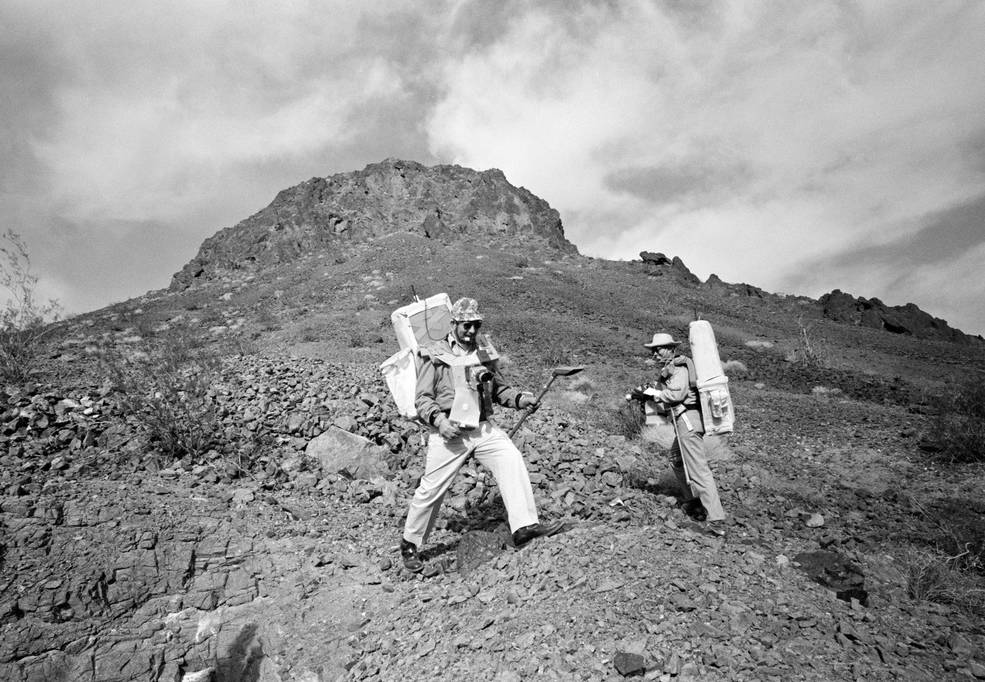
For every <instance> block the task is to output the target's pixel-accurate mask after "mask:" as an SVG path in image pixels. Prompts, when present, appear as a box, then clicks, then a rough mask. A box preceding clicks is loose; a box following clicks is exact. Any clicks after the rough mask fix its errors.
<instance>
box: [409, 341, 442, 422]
mask: <svg viewBox="0 0 985 682" xmlns="http://www.w3.org/2000/svg"><path fill="white" fill-rule="evenodd" d="M415 361H416V362H417V363H418V367H417V391H416V393H415V395H414V407H415V408H417V416H418V417H420V418H421V421H423V422H424V423H425V424H430V425H431V426H434V418H435V416H436V415H437V414H439V413H440V408H439V407H438V401H437V400H436V399H435V388H434V379H435V368H434V363H433V362H431V359H430V358H427V357H417V358H415Z"/></svg>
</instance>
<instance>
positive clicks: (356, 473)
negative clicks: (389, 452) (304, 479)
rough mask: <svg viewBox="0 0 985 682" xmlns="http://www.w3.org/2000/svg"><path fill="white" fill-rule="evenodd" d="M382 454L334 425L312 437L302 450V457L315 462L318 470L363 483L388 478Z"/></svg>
mask: <svg viewBox="0 0 985 682" xmlns="http://www.w3.org/2000/svg"><path fill="white" fill-rule="evenodd" d="M384 452H385V449H384V448H381V447H379V446H377V445H374V444H373V443H372V441H370V440H368V439H366V438H363V437H362V436H358V435H356V434H354V433H349V432H348V431H343V430H342V429H340V428H338V427H336V426H332V427H329V429H328V430H327V431H325V432H323V433H322V434H321V435H319V436H316V437H315V438H313V439H312V440H311V441H310V442H309V443H308V446H307V447H306V448H305V454H306V455H307V456H308V457H310V458H312V459H314V460H317V461H318V463H319V464H321V468H322V471H324V472H326V473H338V474H342V475H343V476H346V477H348V478H361V479H367V480H368V479H371V478H375V477H377V476H387V475H389V473H390V469H389V467H388V466H387V465H386V462H385V461H384V459H383V454H384Z"/></svg>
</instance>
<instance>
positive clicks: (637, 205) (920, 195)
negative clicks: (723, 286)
mask: <svg viewBox="0 0 985 682" xmlns="http://www.w3.org/2000/svg"><path fill="white" fill-rule="evenodd" d="M653 7H654V6H653V5H651V4H649V3H642V2H638V3H635V4H631V5H628V4H626V3H623V4H621V5H619V6H618V8H617V9H613V10H612V11H611V12H609V13H605V12H603V11H601V10H594V9H593V10H587V11H583V13H582V14H581V15H580V16H579V17H578V19H577V21H575V20H572V21H570V22H562V21H553V20H552V17H549V16H548V15H547V14H546V12H543V11H540V12H538V11H534V12H530V13H528V14H526V15H524V16H519V17H517V18H516V20H515V21H514V23H513V25H512V26H511V28H510V30H509V31H507V32H505V33H504V34H503V36H502V38H501V40H499V41H498V42H497V43H496V44H494V45H492V46H489V47H488V48H486V49H483V50H481V51H477V52H475V53H474V54H471V55H470V56H469V58H467V59H464V60H460V61H458V62H455V63H452V64H449V65H448V67H447V72H446V85H447V90H446V91H445V96H444V99H443V100H442V101H441V103H440V104H439V105H438V107H437V108H436V109H435V112H434V115H433V116H432V118H431V122H430V126H429V134H430V136H431V140H432V147H433V149H434V150H436V151H437V152H439V153H445V154H449V155H452V156H454V157H455V159H456V160H457V161H459V162H461V163H464V164H467V165H473V166H476V167H480V168H483V167H489V166H496V167H499V168H502V169H503V170H504V171H505V172H506V174H507V177H509V178H510V179H511V180H513V181H514V182H518V183H521V184H525V185H526V186H528V187H529V188H530V189H532V190H533V191H534V192H536V193H537V194H539V195H540V196H543V197H545V198H547V199H548V201H550V202H551V204H552V205H553V206H555V207H556V208H558V209H559V210H560V211H561V214H562V218H563V219H564V220H565V227H566V231H567V233H568V235H569V237H570V238H572V239H573V241H575V242H576V243H578V244H579V245H581V246H582V249H583V250H584V251H586V252H588V253H591V254H592V255H598V256H603V257H620V258H627V257H635V255H636V254H637V253H638V252H639V251H640V250H642V249H658V250H662V251H665V252H667V253H670V254H674V255H681V256H682V257H683V258H684V259H685V262H687V263H688V264H689V265H690V266H691V267H692V268H693V269H694V270H695V271H698V272H701V273H704V274H705V275H706V274H708V273H710V272H717V273H719V274H720V275H722V276H723V277H725V278H726V279H729V276H731V278H733V279H734V280H743V281H748V282H751V283H754V284H758V285H761V286H767V287H768V286H769V284H770V283H771V282H779V281H782V280H783V279H784V278H785V277H786V276H788V275H789V274H790V273H791V272H795V271H797V269H798V268H802V267H804V263H805V262H808V261H814V260H817V259H818V258H819V257H821V256H823V255H825V254H829V255H830V254H834V253H837V252H838V251H840V250H841V249H844V248H846V246H851V245H853V244H880V243H888V242H893V241H896V240H899V239H900V238H901V237H902V236H905V235H907V234H911V233H914V232H916V231H918V230H919V229H920V228H921V227H922V223H921V219H922V218H923V217H924V216H927V215H930V214H934V213H937V212H940V211H943V210H946V209H947V208H949V207H952V206H955V205H958V204H962V203H964V202H967V201H969V200H970V199H972V198H974V197H977V196H978V195H979V194H980V193H981V191H982V188H983V187H985V168H983V166H982V163H981V160H980V158H977V157H976V155H975V154H973V153H970V152H969V147H970V145H972V144H973V143H975V142H976V141H977V143H978V145H979V148H980V143H981V139H982V138H983V135H985V109H983V108H982V107H981V104H982V102H985V60H982V59H981V57H980V54H981V48H980V37H981V35H982V33H983V30H985V5H980V4H971V5H969V4H966V3H939V4H933V5H927V4H926V3H909V4H901V3H893V4H891V5H882V6H878V5H866V6H865V7H863V8H853V7H852V6H846V5H844V4H842V3H835V2H830V3H812V4H811V5H803V4H793V5H791V4H789V3H759V2H755V3H745V4H743V3H718V4H713V5H711V6H710V7H711V9H710V10H709V11H708V12H707V13H703V14H702V13H695V14H690V15H686V16H681V15H676V14H674V13H673V12H671V11H669V10H654V9H652V8H653ZM572 26H577V29H573V28H572ZM649 168H652V169H661V173H662V174H661V175H660V176H659V177H665V178H666V177H669V176H668V172H672V171H673V170H674V169H686V170H687V174H686V176H685V179H687V178H688V177H690V176H691V175H695V177H696V178H697V177H699V175H696V173H697V171H699V170H700V169H702V168H705V169H706V170H707V174H706V175H707V178H710V179H711V180H710V181H709V182H706V183H702V184H704V185H708V186H703V187H700V188H698V189H697V190H695V191H691V192H685V193H683V194H682V195H681V196H679V197H676V198H675V197H666V196H662V197H661V199H660V201H658V202H657V201H654V202H648V201H647V196H646V193H645V192H643V191H635V192H630V191H628V190H627V191H619V187H618V182H616V183H615V184H613V182H612V179H613V178H621V177H627V174H626V171H627V170H632V169H636V170H637V171H638V172H639V174H641V177H642V174H643V173H644V172H645V171H646V169H649ZM668 169H669V170H668ZM631 175H632V174H631V173H630V176H631ZM607 178H608V179H609V182H607ZM716 179H717V182H718V183H719V184H718V186H715V183H714V181H716ZM637 184H638V183H637ZM681 184H682V187H683V186H684V185H683V183H681ZM655 194H660V193H659V192H655ZM600 220H604V221H605V222H604V223H602V224H600V222H599V221H600ZM942 239H947V235H946V234H942ZM981 265H982V266H983V267H985V261H982V263H981ZM821 279H823V278H819V281H820V280H821ZM855 279H856V280H858V279H864V277H855ZM927 281H928V284H927V287H926V288H927V291H926V294H927V295H923V294H921V291H922V290H921V288H920V282H919V280H918V281H915V282H914V283H913V292H914V294H918V295H916V296H915V299H916V300H917V302H919V301H920V300H925V301H929V300H931V299H932V289H931V285H930V283H929V282H930V280H929V279H928V280H927ZM836 286H839V282H837V281H830V280H825V285H824V287H823V289H822V290H829V289H831V288H834V287H836ZM822 290H812V291H807V292H802V293H809V294H812V295H817V294H819V293H822ZM858 293H859V294H864V295H869V296H876V295H879V294H880V293H882V292H880V291H859V292H858Z"/></svg>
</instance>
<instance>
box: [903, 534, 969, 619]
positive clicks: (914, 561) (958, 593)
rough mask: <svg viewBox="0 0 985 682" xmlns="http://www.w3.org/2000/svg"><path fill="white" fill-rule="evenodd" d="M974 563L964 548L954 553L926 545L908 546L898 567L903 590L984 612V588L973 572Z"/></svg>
mask: <svg viewBox="0 0 985 682" xmlns="http://www.w3.org/2000/svg"><path fill="white" fill-rule="evenodd" d="M973 563H977V559H975V558H973V557H972V555H971V553H970V552H969V551H968V550H965V551H964V552H962V553H959V554H957V555H955V556H949V555H947V554H944V553H943V552H940V551H937V550H930V549H910V550H908V551H907V552H906V553H904V555H903V557H902V560H901V568H902V569H903V574H904V576H905V577H906V589H907V593H908V594H909V595H910V596H911V597H912V598H914V599H917V600H920V601H932V602H936V603H938V604H951V605H954V606H959V607H961V608H965V609H968V610H970V611H974V612H976V613H982V612H985V588H983V583H982V580H981V579H980V578H979V577H978V576H976V575H975V571H976V568H980V567H976V566H974V565H972V564H973Z"/></svg>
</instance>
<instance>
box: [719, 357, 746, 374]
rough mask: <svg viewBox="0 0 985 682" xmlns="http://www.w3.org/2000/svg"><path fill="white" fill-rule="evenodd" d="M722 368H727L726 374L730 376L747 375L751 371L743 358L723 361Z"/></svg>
mask: <svg viewBox="0 0 985 682" xmlns="http://www.w3.org/2000/svg"><path fill="white" fill-rule="evenodd" d="M722 369H724V370H725V374H726V375H728V376H745V375H746V374H748V373H749V368H748V367H746V363H744V362H742V361H741V360H726V361H725V362H723V363H722Z"/></svg>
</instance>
